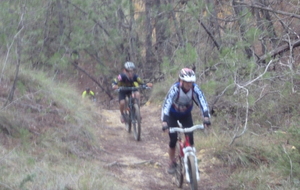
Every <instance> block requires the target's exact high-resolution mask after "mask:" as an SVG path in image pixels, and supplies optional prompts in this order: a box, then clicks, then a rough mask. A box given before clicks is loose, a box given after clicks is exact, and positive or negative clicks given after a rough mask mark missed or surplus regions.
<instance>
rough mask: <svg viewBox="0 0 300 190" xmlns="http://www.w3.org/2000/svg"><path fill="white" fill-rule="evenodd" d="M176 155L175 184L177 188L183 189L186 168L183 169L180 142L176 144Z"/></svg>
mask: <svg viewBox="0 0 300 190" xmlns="http://www.w3.org/2000/svg"><path fill="white" fill-rule="evenodd" d="M175 155H176V157H175V159H176V170H175V184H176V186H177V187H179V188H182V184H183V174H184V167H183V160H182V158H181V156H180V145H179V142H177V143H176V149H175Z"/></svg>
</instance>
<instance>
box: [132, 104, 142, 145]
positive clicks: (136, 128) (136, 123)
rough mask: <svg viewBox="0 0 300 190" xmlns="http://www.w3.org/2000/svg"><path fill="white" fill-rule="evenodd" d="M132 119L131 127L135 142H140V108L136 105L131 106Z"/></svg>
mask: <svg viewBox="0 0 300 190" xmlns="http://www.w3.org/2000/svg"><path fill="white" fill-rule="evenodd" d="M133 109H134V111H133V115H132V116H133V118H132V127H133V132H134V138H135V140H137V141H139V140H141V115H140V108H139V105H138V104H134V105H133Z"/></svg>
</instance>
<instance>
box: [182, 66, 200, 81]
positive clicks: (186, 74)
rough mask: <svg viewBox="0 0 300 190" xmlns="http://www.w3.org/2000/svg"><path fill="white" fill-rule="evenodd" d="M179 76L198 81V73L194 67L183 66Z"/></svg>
mask: <svg viewBox="0 0 300 190" xmlns="http://www.w3.org/2000/svg"><path fill="white" fill-rule="evenodd" d="M179 78H180V79H181V80H183V81H185V82H196V75H195V72H194V71H193V70H192V69H189V68H183V69H181V71H180V73H179Z"/></svg>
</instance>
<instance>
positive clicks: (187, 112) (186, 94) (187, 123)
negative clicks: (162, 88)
mask: <svg viewBox="0 0 300 190" xmlns="http://www.w3.org/2000/svg"><path fill="white" fill-rule="evenodd" d="M195 82H196V75H195V72H194V71H193V70H192V69H189V68H183V69H181V71H180V73H179V81H178V82H176V83H174V84H173V85H172V86H171V88H170V90H169V92H168V94H167V95H166V97H165V100H164V103H163V105H162V112H161V120H162V122H163V123H162V125H163V126H169V127H176V126H177V120H179V121H180V122H181V123H182V126H183V127H184V128H188V127H191V126H193V125H194V124H193V118H192V114H191V111H192V109H193V104H194V103H196V105H197V106H198V107H199V108H200V110H201V112H202V115H203V121H204V122H203V124H204V125H205V126H208V125H210V124H211V123H210V114H209V108H208V104H207V102H206V99H205V96H204V94H203V92H202V91H201V89H200V88H199V87H198V85H197V84H196V83H195ZM186 135H188V136H189V139H190V143H191V145H192V146H193V145H194V138H193V133H186ZM169 137H170V142H169V158H170V164H169V168H168V173H169V174H172V173H174V172H175V166H176V165H175V162H174V159H175V146H176V142H177V133H169Z"/></svg>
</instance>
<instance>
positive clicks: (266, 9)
mask: <svg viewBox="0 0 300 190" xmlns="http://www.w3.org/2000/svg"><path fill="white" fill-rule="evenodd" d="M236 3H237V4H240V5H245V6H247V7H251V8H257V9H262V10H265V11H270V12H273V13H276V14H281V15H285V16H290V17H294V18H298V19H300V15H297V14H294V13H288V12H284V11H279V10H274V9H271V8H269V7H262V6H259V5H255V4H252V5H250V4H247V3H242V2H236Z"/></svg>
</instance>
